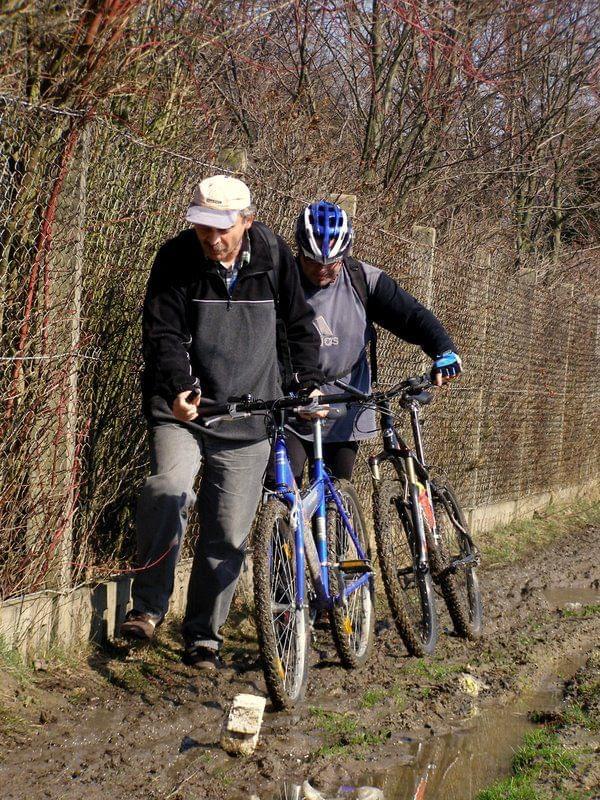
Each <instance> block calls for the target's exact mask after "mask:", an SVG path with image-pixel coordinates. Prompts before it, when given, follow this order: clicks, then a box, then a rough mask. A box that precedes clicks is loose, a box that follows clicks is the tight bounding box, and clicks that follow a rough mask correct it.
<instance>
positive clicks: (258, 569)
mask: <svg viewBox="0 0 600 800" xmlns="http://www.w3.org/2000/svg"><path fill="white" fill-rule="evenodd" d="M253 571H254V607H255V615H256V629H257V632H258V643H259V647H260V653H261V656H262V662H263V671H264V675H265V681H266V683H267V688H268V690H269V695H270V696H271V700H272V701H273V705H274V706H275V707H276V708H279V709H281V708H291V707H292V706H294V705H295V704H296V703H298V702H299V701H300V700H302V698H303V697H304V693H305V691H306V683H307V679H308V645H309V642H308V639H309V633H310V631H309V625H308V608H307V605H306V604H305V605H304V607H303V608H300V609H299V608H297V607H296V586H297V576H296V562H295V547H294V535H293V531H292V530H291V528H290V524H289V510H288V508H287V507H286V506H285V505H284V504H283V503H281V502H279V501H278V500H271V501H269V502H268V503H266V504H265V505H264V506H263V508H262V510H261V512H260V515H259V519H258V523H257V526H256V530H255V534H254V547H253Z"/></svg>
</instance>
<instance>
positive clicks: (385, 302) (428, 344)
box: [367, 272, 456, 358]
mask: <svg viewBox="0 0 600 800" xmlns="http://www.w3.org/2000/svg"><path fill="white" fill-rule="evenodd" d="M367 316H368V317H369V319H370V320H371V321H372V322H376V323H377V324H378V325H381V326H382V327H383V328H385V329H386V330H388V331H390V332H391V333H393V334H394V335H395V336H398V337H400V338H401V339H404V340H405V341H407V342H410V343H411V344H416V345H419V347H421V349H422V350H424V351H425V352H426V353H427V355H428V356H429V357H430V358H435V357H436V356H438V355H440V354H441V353H443V352H444V351H445V350H454V351H455V352H456V346H455V345H454V342H453V341H452V339H451V338H450V336H449V335H448V333H447V331H446V329H445V328H444V326H443V325H442V323H441V322H440V321H439V319H438V318H437V317H436V316H435V315H434V314H432V313H431V311H429V310H428V309H426V308H425V306H423V305H421V303H419V301H418V300H416V299H415V298H414V297H413V296H412V295H411V294H409V293H408V292H405V291H404V289H402V288H400V286H399V285H398V284H397V283H396V281H395V280H393V279H392V278H390V276H389V275H386V274H385V272H382V273H381V274H380V276H379V278H378V280H377V283H376V285H375V289H374V290H373V291H372V292H371V293H370V294H369V299H368V303H367Z"/></svg>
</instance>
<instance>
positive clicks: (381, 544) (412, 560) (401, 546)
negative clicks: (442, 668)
mask: <svg viewBox="0 0 600 800" xmlns="http://www.w3.org/2000/svg"><path fill="white" fill-rule="evenodd" d="M403 500H404V498H403V485H402V484H401V483H400V482H399V481H396V480H391V479H385V480H382V481H379V482H378V483H377V484H376V485H375V491H374V493H373V516H374V518H375V542H376V544H377V555H378V558H379V566H380V569H381V577H382V579H383V585H384V588H385V594H386V597H387V600H388V605H389V607H390V611H391V612H392V617H393V619H394V623H395V624H396V628H397V629H398V633H399V634H400V636H401V637H402V641H403V642H404V645H405V646H406V649H407V650H408V652H409V653H410V654H411V655H413V656H426V655H431V653H433V651H434V649H435V645H436V643H437V638H438V622H437V613H436V610H435V594H434V591H433V582H432V579H431V573H430V572H429V571H427V572H421V571H419V570H418V569H417V567H416V546H415V541H416V536H415V532H414V525H413V522H412V519H411V518H410V517H409V516H408V513H407V512H406V510H405V509H404V508H403V506H402V503H403Z"/></svg>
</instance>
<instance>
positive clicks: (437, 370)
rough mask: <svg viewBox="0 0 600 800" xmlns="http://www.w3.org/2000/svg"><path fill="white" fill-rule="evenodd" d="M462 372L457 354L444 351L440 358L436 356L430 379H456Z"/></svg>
mask: <svg viewBox="0 0 600 800" xmlns="http://www.w3.org/2000/svg"><path fill="white" fill-rule="evenodd" d="M461 372H462V361H461V360H460V356H459V355H458V354H457V353H454V352H453V351H452V350H446V351H445V352H443V353H442V354H441V355H440V356H436V358H435V361H434V362H433V367H432V369H431V377H432V378H435V376H436V375H438V374H439V375H441V376H442V378H456V376H457V375H460V373H461Z"/></svg>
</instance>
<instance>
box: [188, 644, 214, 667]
mask: <svg viewBox="0 0 600 800" xmlns="http://www.w3.org/2000/svg"><path fill="white" fill-rule="evenodd" d="M183 663H184V664H187V665H188V667H196V669H199V670H203V671H205V672H216V670H218V669H221V668H222V666H223V662H222V660H221V658H220V657H219V653H218V652H217V651H216V650H213V649H212V647H204V646H203V645H197V646H195V647H194V646H191V647H186V648H185V650H184V653H183Z"/></svg>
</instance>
